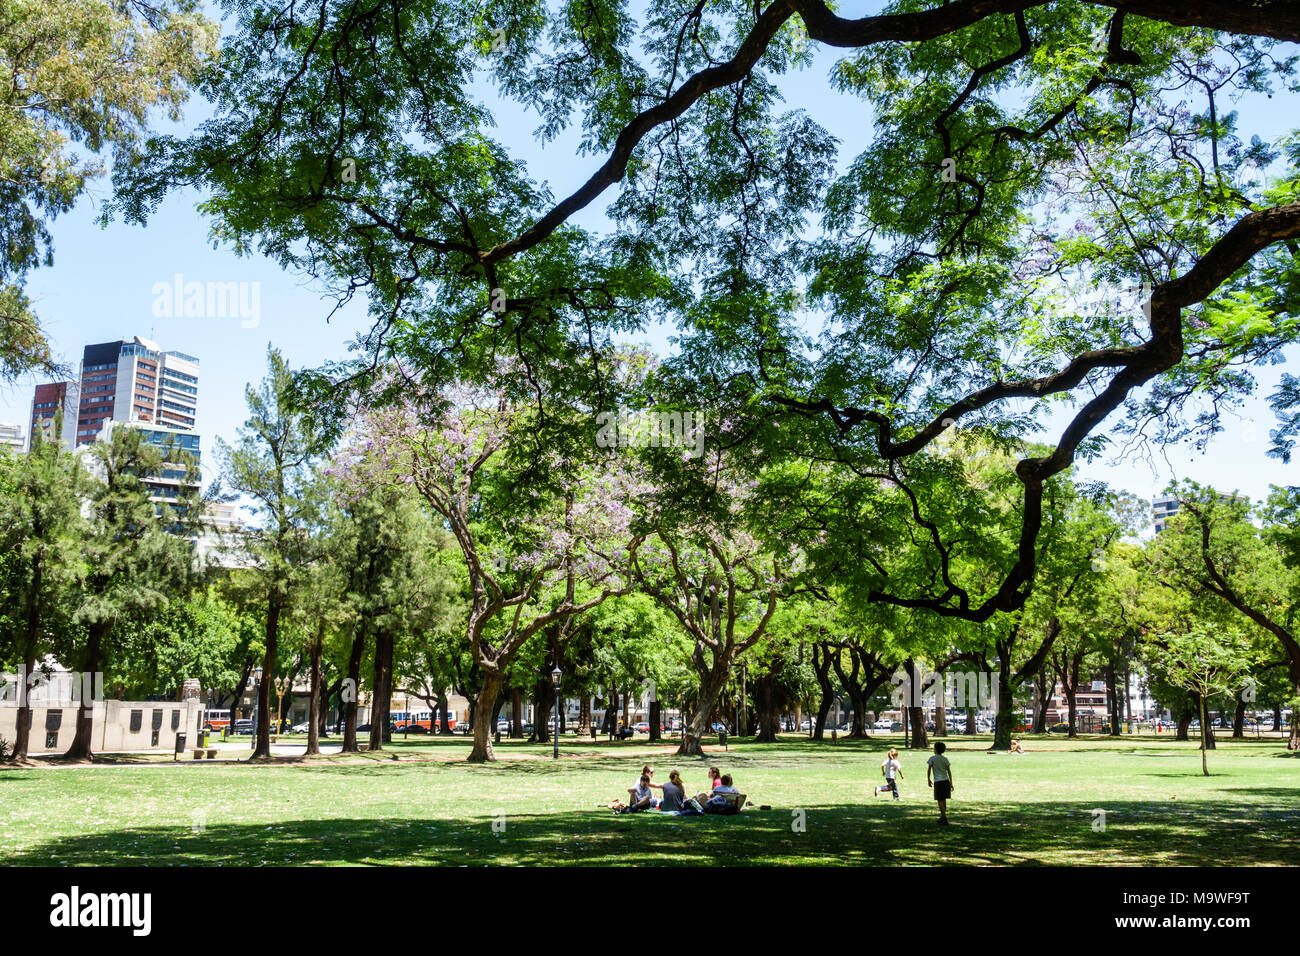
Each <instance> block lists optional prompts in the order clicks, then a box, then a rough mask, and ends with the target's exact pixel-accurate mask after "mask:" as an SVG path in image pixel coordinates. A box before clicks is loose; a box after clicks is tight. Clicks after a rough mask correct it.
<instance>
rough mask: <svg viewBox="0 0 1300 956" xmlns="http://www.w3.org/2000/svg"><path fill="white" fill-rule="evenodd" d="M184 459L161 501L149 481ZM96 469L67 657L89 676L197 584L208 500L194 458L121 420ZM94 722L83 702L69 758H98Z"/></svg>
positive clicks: (95, 460) (95, 457) (94, 454)
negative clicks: (175, 486)
mask: <svg viewBox="0 0 1300 956" xmlns="http://www.w3.org/2000/svg"><path fill="white" fill-rule="evenodd" d="M178 466H179V468H180V472H179V473H180V475H181V476H182V477H181V483H180V486H179V488H180V491H179V493H178V495H177V496H176V497H175V498H163V499H161V500H158V501H155V500H154V495H153V493H152V491H151V486H150V484H149V483H148V482H149V480H150V479H155V480H157V479H163V478H164V477H170V476H173V475H175V474H176V473H177V470H178ZM89 472H90V475H91V479H92V480H91V481H90V483H89V486H88V494H87V498H88V502H87V506H88V507H87V510H88V517H87V530H86V534H85V537H84V538H83V539H82V547H83V548H84V561H85V564H86V573H85V575H84V577H83V578H82V580H81V588H80V592H79V594H78V607H77V610H76V612H75V614H74V620H75V621H76V623H77V624H78V625H79V626H80V633H79V634H77V635H76V637H75V639H74V641H73V643H72V646H70V647H68V648H66V653H65V655H63V656H64V657H65V659H70V660H72V661H75V663H76V665H77V668H78V669H79V670H80V671H81V672H82V674H83V675H97V674H101V673H102V672H103V671H104V669H105V667H106V665H107V664H108V663H109V662H110V661H112V659H113V658H114V657H115V656H116V655H118V654H120V653H121V651H122V649H123V645H124V644H125V643H126V642H127V641H128V640H129V637H130V634H131V631H132V627H133V626H137V627H138V626H139V625H140V624H141V623H142V621H143V620H144V619H146V618H147V617H148V616H150V615H154V614H158V613H160V612H161V611H162V610H164V609H166V608H167V607H168V606H169V604H170V603H171V602H172V601H173V600H176V599H178V598H184V596H185V595H186V594H187V592H188V591H189V589H191V588H192V587H194V586H195V585H196V584H197V579H198V571H199V568H198V565H197V561H196V558H195V547H194V538H195V536H196V535H197V533H198V530H199V528H200V527H201V524H202V520H203V505H202V502H201V501H200V498H199V493H198V482H199V471H198V465H197V463H196V462H195V461H194V459H193V457H192V456H190V455H189V454H188V453H186V452H183V451H175V450H172V449H167V448H160V447H158V446H156V445H154V444H152V443H151V442H149V441H148V440H147V439H146V437H145V433H144V432H143V431H142V430H140V429H137V428H132V427H130V426H126V425H122V426H119V427H117V428H115V429H113V431H112V433H111V435H110V437H109V440H108V441H103V442H96V443H95V444H94V445H93V446H92V448H91V451H90V464H89ZM83 680H84V678H83ZM92 729H93V714H92V710H91V708H90V707H87V706H84V705H83V706H82V707H79V708H78V709H77V729H76V734H75V736H74V737H73V741H72V745H71V746H70V747H69V748H68V751H67V753H66V754H65V755H64V756H65V757H66V758H67V759H70V760H89V759H91V757H92V756H93V754H92V739H91V738H92V733H91V732H92Z"/></svg>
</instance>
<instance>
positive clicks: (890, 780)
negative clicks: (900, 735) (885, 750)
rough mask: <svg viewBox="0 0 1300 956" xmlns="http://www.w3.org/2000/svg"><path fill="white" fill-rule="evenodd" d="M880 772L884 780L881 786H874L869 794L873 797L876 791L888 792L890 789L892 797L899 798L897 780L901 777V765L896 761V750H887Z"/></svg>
mask: <svg viewBox="0 0 1300 956" xmlns="http://www.w3.org/2000/svg"><path fill="white" fill-rule="evenodd" d="M880 772H881V773H882V774H883V775H884V777H885V782H884V783H883V784H882V785H881V786H879V787H875V788H874V789H873V790H872V791H871V795H872V796H873V797H874V796H875V795H876V794H878V793H889V792H891V791H892V792H893V794H894V799H895V800H897V799H899V797H898V781H899V780H902V779H903V765H902V764H901V763H899V761H898V751H897V750H892V749H891V750H890V751H889V755H888V756H886V757H885V762H884V763H882V764H881V765H880Z"/></svg>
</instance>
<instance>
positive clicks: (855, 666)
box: [831, 651, 910, 737]
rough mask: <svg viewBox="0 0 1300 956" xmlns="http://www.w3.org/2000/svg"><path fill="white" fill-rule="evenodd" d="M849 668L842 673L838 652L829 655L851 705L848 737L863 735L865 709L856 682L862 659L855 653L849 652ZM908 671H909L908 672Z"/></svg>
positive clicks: (858, 685) (860, 689)
mask: <svg viewBox="0 0 1300 956" xmlns="http://www.w3.org/2000/svg"><path fill="white" fill-rule="evenodd" d="M849 662H850V665H851V666H850V668H849V673H848V674H847V675H846V674H845V673H844V668H843V666H842V665H841V663H840V655H839V653H838V652H837V653H835V654H834V655H832V657H831V666H832V667H834V668H835V676H836V677H838V678H839V679H840V685H841V686H842V687H843V688H844V689H845V691H847V692H848V695H849V702H850V706H851V707H852V709H853V710H852V713H853V717H852V720H851V722H850V725H849V736H850V737H865V736H866V735H867V731H866V726H867V725H866V720H865V719H864V718H865V715H864V713H863V711H864V710H865V709H866V703H867V702H866V700H865V699H864V698H863V695H862V687H861V685H860V684H859V683H858V672H859V671H860V670H861V669H862V660H861V658H859V657H858V655H857V654H855V653H853V652H852V651H850V652H849ZM909 673H910V672H909Z"/></svg>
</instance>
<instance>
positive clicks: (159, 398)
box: [75, 336, 199, 445]
mask: <svg viewBox="0 0 1300 956" xmlns="http://www.w3.org/2000/svg"><path fill="white" fill-rule="evenodd" d="M198 397H199V360H198V359H197V358H195V357H194V356H192V355H186V354H185V353H184V352H164V351H163V350H162V349H160V348H159V347H158V345H157V344H156V343H154V342H151V341H149V340H148V339H142V338H140V337H139V336H135V337H134V338H133V339H131V340H130V341H126V340H119V341H116V342H101V343H99V344H97V345H88V346H86V348H85V351H84V352H83V353H82V358H81V387H80V403H79V405H78V408H77V427H76V438H75V443H76V444H77V445H88V444H90V443H92V442H94V441H95V440H96V439H97V438H98V437H99V434H100V432H101V431H102V429H103V427H104V424H105V423H106V422H109V421H119V422H140V423H146V424H153V425H158V426H160V427H163V428H168V429H176V430H179V431H193V430H194V427H195V420H196V415H197V411H198Z"/></svg>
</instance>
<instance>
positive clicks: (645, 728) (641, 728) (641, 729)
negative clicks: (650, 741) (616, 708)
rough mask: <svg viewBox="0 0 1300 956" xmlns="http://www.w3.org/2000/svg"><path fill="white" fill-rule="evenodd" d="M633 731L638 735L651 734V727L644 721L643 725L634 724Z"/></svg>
mask: <svg viewBox="0 0 1300 956" xmlns="http://www.w3.org/2000/svg"><path fill="white" fill-rule="evenodd" d="M632 729H633V730H635V731H636V732H637V733H638V734H648V733H650V725H649V724H648V723H646V722H645V721H644V720H643V721H641V723H639V724H633V725H632Z"/></svg>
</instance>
